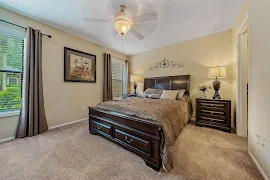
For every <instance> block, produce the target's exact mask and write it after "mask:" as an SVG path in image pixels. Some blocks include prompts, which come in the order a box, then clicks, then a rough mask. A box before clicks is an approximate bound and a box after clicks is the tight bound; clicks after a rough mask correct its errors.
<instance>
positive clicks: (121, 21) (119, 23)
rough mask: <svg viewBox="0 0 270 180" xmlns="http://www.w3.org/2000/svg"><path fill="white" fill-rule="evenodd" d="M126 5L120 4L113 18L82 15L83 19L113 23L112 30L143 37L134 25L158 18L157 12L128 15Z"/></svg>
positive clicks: (139, 37) (121, 33)
mask: <svg viewBox="0 0 270 180" xmlns="http://www.w3.org/2000/svg"><path fill="white" fill-rule="evenodd" d="M125 11H126V6H125V5H120V6H119V12H117V13H116V14H115V16H114V19H98V18H90V17H84V21H87V22H96V23H108V22H109V23H113V27H114V30H115V31H116V32H117V33H118V34H120V35H122V36H124V35H125V34H127V33H128V32H130V33H131V34H133V35H134V36H136V37H137V38H138V39H140V40H142V39H144V35H142V33H140V32H139V31H137V30H136V29H135V28H136V25H137V24H139V23H142V22H145V21H153V20H157V19H158V14H157V13H156V12H153V13H149V14H144V15H140V16H135V17H129V16H128V14H127V13H126V12H125Z"/></svg>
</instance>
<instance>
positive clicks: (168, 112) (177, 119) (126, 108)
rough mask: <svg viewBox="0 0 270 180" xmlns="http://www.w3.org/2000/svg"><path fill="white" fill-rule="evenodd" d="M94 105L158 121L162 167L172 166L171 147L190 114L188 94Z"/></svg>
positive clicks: (168, 167) (169, 167)
mask: <svg viewBox="0 0 270 180" xmlns="http://www.w3.org/2000/svg"><path fill="white" fill-rule="evenodd" d="M96 107H97V108H100V109H103V110H108V111H115V112H118V113H122V114H126V115H134V116H137V117H139V118H143V119H148V120H152V121H156V122H159V123H160V124H161V127H162V131H163V134H164V137H165V138H164V142H163V147H162V150H161V158H162V165H163V169H164V170H165V171H170V170H171V169H172V168H173V160H172V153H171V147H172V145H173V144H174V142H175V140H176V139H177V137H178V135H179V134H180V132H181V131H182V130H183V128H184V126H185V125H186V124H187V123H188V121H189V119H190V117H191V114H192V106H191V100H190V98H189V96H187V95H184V96H183V97H182V98H181V99H180V100H167V99H148V98H127V99H123V100H120V101H107V102H102V103H99V104H97V106H96Z"/></svg>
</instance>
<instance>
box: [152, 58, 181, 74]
mask: <svg viewBox="0 0 270 180" xmlns="http://www.w3.org/2000/svg"><path fill="white" fill-rule="evenodd" d="M169 67H172V68H181V67H184V64H182V63H178V62H174V61H169V60H168V59H166V58H164V59H163V60H162V61H160V62H159V63H156V64H155V65H153V66H151V67H150V68H149V69H148V70H149V71H153V70H158V69H165V68H169Z"/></svg>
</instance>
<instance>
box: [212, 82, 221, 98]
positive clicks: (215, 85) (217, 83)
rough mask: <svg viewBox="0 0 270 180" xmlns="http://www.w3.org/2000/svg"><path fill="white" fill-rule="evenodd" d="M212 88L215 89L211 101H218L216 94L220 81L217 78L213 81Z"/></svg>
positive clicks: (218, 95) (218, 96)
mask: <svg viewBox="0 0 270 180" xmlns="http://www.w3.org/2000/svg"><path fill="white" fill-rule="evenodd" d="M213 88H214V89H215V94H214V96H213V99H220V94H219V93H218V90H219V89H220V81H219V80H218V78H216V79H215V80H214V81H213Z"/></svg>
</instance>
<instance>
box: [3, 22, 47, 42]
mask: <svg viewBox="0 0 270 180" xmlns="http://www.w3.org/2000/svg"><path fill="white" fill-rule="evenodd" d="M0 21H2V22H4V23H7V24H11V25H13V26H16V27H19V28H22V29H25V30H26V29H27V28H26V27H23V26H20V25H18V24H14V23H11V22H8V21H5V20H3V19H0ZM41 34H42V35H44V36H47V37H48V38H52V36H51V35H47V34H43V33H41Z"/></svg>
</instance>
